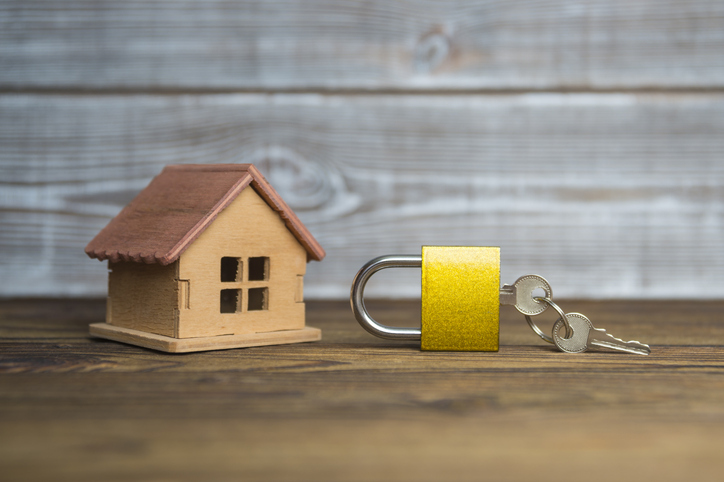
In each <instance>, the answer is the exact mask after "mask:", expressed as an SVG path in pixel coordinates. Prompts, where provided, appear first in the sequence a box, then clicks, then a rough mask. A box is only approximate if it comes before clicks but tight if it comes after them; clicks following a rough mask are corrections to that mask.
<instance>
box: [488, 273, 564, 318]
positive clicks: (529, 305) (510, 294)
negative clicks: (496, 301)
mask: <svg viewBox="0 0 724 482" xmlns="http://www.w3.org/2000/svg"><path fill="white" fill-rule="evenodd" d="M539 288H540V289H542V290H543V291H545V297H546V298H548V299H550V298H552V297H553V290H552V289H551V285H549V284H548V281H546V280H545V279H544V278H543V277H541V276H538V275H535V274H529V275H525V276H521V277H520V278H518V279H517V280H516V281H515V283H513V284H512V285H504V286H503V287H502V288H500V304H501V305H515V307H516V309H517V310H518V311H520V312H521V313H523V314H524V315H529V316H533V315H538V314H540V313H543V312H544V311H545V310H546V309H547V308H548V305H547V304H545V303H541V302H539V301H536V300H535V299H534V298H533V292H534V291H535V290H537V289H539Z"/></svg>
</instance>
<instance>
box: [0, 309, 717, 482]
mask: <svg viewBox="0 0 724 482" xmlns="http://www.w3.org/2000/svg"><path fill="white" fill-rule="evenodd" d="M560 303H561V306H563V307H564V309H566V311H580V312H582V313H584V314H586V315H588V316H589V317H590V318H591V319H592V320H595V321H594V323H595V324H597V325H600V326H603V327H606V328H607V329H608V330H609V331H610V332H611V333H614V334H616V335H617V336H623V337H624V338H638V339H641V340H644V341H646V342H648V343H650V344H651V345H652V349H653V352H652V354H651V355H650V356H648V357H645V356H634V355H627V354H619V353H611V352H605V351H595V352H594V351H591V352H588V353H585V354H580V355H570V354H564V353H560V352H557V351H555V350H554V349H553V348H552V347H551V346H550V345H547V344H546V343H544V342H543V341H542V340H540V339H539V338H537V336H535V334H533V332H532V331H531V330H530V329H529V328H528V326H527V325H526V324H525V322H524V320H523V319H522V316H521V315H520V314H518V313H517V312H515V310H514V309H512V308H510V307H503V309H501V349H500V352H498V353H459V352H458V353H444V352H440V353H438V352H422V351H420V349H419V345H415V344H413V343H395V342H391V341H386V340H380V339H377V338H374V337H372V336H371V335H369V334H368V333H366V332H365V331H363V330H362V329H361V328H360V327H359V326H358V325H357V323H356V322H355V321H354V319H353V317H352V314H351V312H350V309H349V306H348V305H347V303H344V302H334V303H329V302H327V303H320V302H310V303H308V322H309V324H312V325H313V326H317V327H320V328H321V329H322V331H323V340H322V341H321V342H319V343H311V344H299V345H287V346H277V347H258V348H249V349H242V350H230V351H220V352H209V353H196V354H188V355H181V356H179V355H169V354H162V353H157V352H153V351H150V350H146V349H142V348H138V347H133V346H128V345H124V344H120V343H114V342H108V341H102V340H95V339H91V338H89V337H88V335H87V327H88V323H92V322H97V321H102V320H103V316H104V308H103V301H102V300H90V301H59V300H16V301H4V302H2V303H0V425H2V427H3V437H0V469H2V473H3V474H4V477H6V478H8V479H10V480H18V481H24V480H48V479H51V478H52V479H53V480H59V481H64V480H73V481H85V480H110V481H115V480H163V479H173V480H199V479H216V480H238V479H254V480H449V479H455V480H480V479H481V478H484V479H489V480H541V481H547V480H556V481H558V480H578V479H579V478H580V474H581V473H585V474H586V479H587V480H594V481H597V480H610V479H611V473H610V471H605V470H591V467H596V466H597V464H600V462H601V460H607V461H610V463H611V464H615V467H616V470H618V471H621V473H622V474H625V475H622V476H621V478H622V479H626V480H640V479H656V480H664V481H668V480H682V479H691V480H702V481H716V480H718V479H719V478H720V476H721V473H722V470H724V461H722V458H721V452H722V450H723V449H724V439H722V435H721V434H722V430H724V406H723V405H722V404H721V397H722V394H723V393H724V323H722V317H721V313H722V311H724V302H722V301H702V302H672V301H656V302H653V301H648V302H647V301H643V302H642V301H615V302H591V301H575V300H562V301H560ZM370 309H371V311H372V314H373V315H374V316H375V317H376V318H378V319H380V320H384V321H385V322H387V323H389V324H391V325H400V326H402V325H406V326H408V325H414V324H418V326H419V303H413V302H385V301H375V300H371V301H370ZM538 318H544V320H537V321H540V322H541V325H543V326H546V327H547V328H549V324H548V323H549V322H550V323H552V321H553V319H552V317H551V318H548V317H547V316H546V315H545V314H544V315H541V316H540V317H538ZM562 453H564V454H566V464H565V470H564V469H562V468H561V466H562V462H561V454H562ZM411 461H414V463H411Z"/></svg>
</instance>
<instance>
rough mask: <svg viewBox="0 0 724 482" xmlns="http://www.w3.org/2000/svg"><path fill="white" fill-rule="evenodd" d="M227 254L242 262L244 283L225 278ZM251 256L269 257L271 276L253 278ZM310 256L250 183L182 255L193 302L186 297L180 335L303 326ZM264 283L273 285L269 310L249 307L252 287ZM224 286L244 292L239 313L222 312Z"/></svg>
mask: <svg viewBox="0 0 724 482" xmlns="http://www.w3.org/2000/svg"><path fill="white" fill-rule="evenodd" d="M222 257H235V258H240V259H241V260H242V271H241V273H242V276H241V280H240V281H239V282H222V281H221V270H220V266H221V258H222ZM250 257H269V279H268V280H266V281H248V279H249V276H248V275H249V261H248V260H249V258H250ZM306 259H307V254H306V251H305V250H304V248H303V247H302V246H301V245H300V244H299V243H298V242H297V240H296V239H295V238H294V236H293V235H292V233H291V232H290V231H289V230H288V229H287V228H286V226H285V225H284V222H283V221H282V220H281V218H280V216H279V215H278V214H277V213H276V212H275V211H273V210H272V209H271V208H270V207H269V206H268V205H267V204H266V202H264V200H263V199H262V198H261V197H259V195H258V194H256V192H255V191H254V190H253V188H251V187H247V188H246V189H244V190H243V191H242V192H241V194H240V195H239V196H238V197H237V198H236V199H235V200H234V202H232V203H231V205H230V206H229V207H227V208H226V209H224V210H223V211H222V212H221V213H220V214H219V216H218V217H217V218H216V220H215V221H214V222H213V223H212V224H211V226H210V227H209V228H207V229H206V231H204V232H203V233H202V234H201V235H200V236H199V238H198V239H196V241H194V242H193V243H192V244H191V246H190V247H189V248H188V249H187V250H186V251H185V252H184V253H183V254H182V255H181V258H180V260H179V280H181V283H185V282H186V281H187V282H188V298H187V299H188V302H187V303H186V302H183V299H184V298H183V297H182V303H181V310H180V313H179V325H178V337H179V338H190V337H198V336H216V335H228V334H244V333H258V332H266V331H278V330H292V329H301V328H303V327H304V303H303V299H302V296H301V283H302V276H303V275H304V273H305V271H306ZM260 287H266V288H268V296H269V297H268V309H267V310H262V311H248V309H247V306H248V300H249V294H248V293H249V289H250V288H260ZM224 289H239V290H241V300H240V306H239V308H240V312H238V313H221V312H220V294H221V290H224Z"/></svg>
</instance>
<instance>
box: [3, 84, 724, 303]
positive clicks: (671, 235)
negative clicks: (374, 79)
mask: <svg viewBox="0 0 724 482" xmlns="http://www.w3.org/2000/svg"><path fill="white" fill-rule="evenodd" d="M0 112H2V115H0V146H2V148H1V149H0V226H2V229H1V230H0V254H1V255H0V272H2V274H3V276H2V277H0V293H2V294H3V295H6V296H7V295H58V294H64V295H101V294H103V293H104V292H105V283H106V281H105V271H104V268H103V265H102V264H101V263H99V262H97V261H95V260H90V259H87V258H86V257H85V255H84V253H83V247H84V246H85V244H86V243H87V241H88V240H90V239H91V238H92V237H93V236H94V234H95V233H96V232H97V231H98V230H99V229H101V227H103V226H104V225H105V223H107V222H108V220H109V219H110V218H111V217H112V216H113V215H115V214H116V213H117V212H118V211H119V210H120V209H121V207H122V206H123V205H125V203H127V202H128V201H129V200H130V199H131V198H132V197H133V196H134V195H135V193H137V192H138V191H139V190H140V189H141V188H143V187H144V186H145V185H146V183H147V182H148V181H149V180H150V178H151V177H152V176H154V175H155V174H156V173H158V172H159V171H160V169H161V167H162V166H163V165H164V164H167V163H187V162H208V163H213V162H253V163H255V164H257V165H258V166H259V167H260V168H261V169H262V171H263V172H265V173H266V175H267V177H268V179H269V180H270V182H271V183H272V185H273V186H275V188H276V189H277V190H278V191H279V192H280V193H281V194H282V196H283V197H284V198H285V199H286V200H287V201H288V202H289V204H290V205H291V206H292V207H293V208H294V209H295V210H296V211H297V213H298V214H299V217H300V218H301V219H302V221H303V222H305V223H306V224H307V225H308V227H309V228H310V229H311V231H312V232H313V233H314V234H315V236H316V237H317V238H318V239H319V241H320V242H321V243H322V245H323V246H324V247H325V248H326V249H327V252H328V258H327V259H326V260H325V261H323V262H322V263H311V264H310V265H309V274H308V277H307V280H306V283H305V285H306V287H307V295H308V296H309V297H316V298H319V297H344V296H347V291H348V289H349V284H350V282H351V279H352V276H353V275H354V273H355V272H356V270H357V269H358V268H359V267H360V266H361V265H362V264H363V263H364V262H365V261H367V260H368V259H370V258H372V257H375V256H378V255H382V254H387V253H413V254H414V253H419V250H420V245H422V244H462V245H467V244H470V245H499V246H501V247H502V263H503V281H505V282H511V281H513V280H515V278H516V277H517V276H519V275H523V274H528V273H539V274H542V275H544V276H546V277H547V278H549V280H550V281H551V283H552V284H553V286H554V288H555V290H556V296H557V297H560V296H578V297H652V298H656V297H667V298H676V297H693V298H697V297H699V298H702V297H721V296H724V284H723V283H722V282H721V281H722V279H724V256H722V252H724V249H723V248H724V246H723V242H722V240H723V239H724V162H722V159H723V156H724V95H722V94H696V95H688V94H648V95H644V94H636V95H634V94H523V95H473V96H456V95H438V96H434V95H410V96H385V95H381V96H378V95H356V96H354V95H340V96H337V95H328V96H325V95H316V94H277V95H261V94H218V95H186V96H149V95H139V96H124V95H117V96H114V95H108V96H63V95H57V96H56V95H3V96H0ZM406 273H407V274H405V273H399V274H392V275H388V274H384V273H382V274H380V275H379V276H380V278H379V279H378V280H377V281H376V282H375V283H371V285H370V295H388V296H401V295H404V296H408V295H414V294H415V292H416V291H417V290H419V281H417V280H419V273H417V272H414V271H412V270H411V271H408V272H406ZM390 276H391V277H390ZM385 277H387V278H385ZM385 279H386V280H387V281H385ZM390 280H392V281H390ZM373 281H375V280H374V279H373Z"/></svg>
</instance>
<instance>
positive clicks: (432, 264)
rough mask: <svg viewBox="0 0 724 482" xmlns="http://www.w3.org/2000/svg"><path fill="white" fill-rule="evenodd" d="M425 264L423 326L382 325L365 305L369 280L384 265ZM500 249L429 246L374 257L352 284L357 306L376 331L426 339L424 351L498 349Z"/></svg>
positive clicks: (398, 337)
mask: <svg viewBox="0 0 724 482" xmlns="http://www.w3.org/2000/svg"><path fill="white" fill-rule="evenodd" d="M403 267H417V268H420V267H421V268H422V320H421V329H415V328H398V327H391V326H387V325H382V324H380V323H378V322H377V321H375V320H374V319H372V317H370V315H369V313H368V312H367V309H366V308H365V305H364V287H365V285H366V283H367V280H368V279H369V278H370V276H372V275H373V274H374V273H376V272H377V271H379V270H381V269H384V268H403ZM500 296H501V289H500V248H498V247H471V246H423V248H422V256H409V255H393V256H382V257H380V258H376V259H373V260H372V261H370V262H369V263H367V264H366V265H365V266H363V267H362V269H360V271H359V273H357V276H356V277H355V280H354V282H353V284H352V292H351V295H350V300H351V304H352V311H353V312H354V314H355V317H356V318H357V321H359V323H360V325H362V327H363V328H364V329H365V330H367V331H368V332H370V333H372V334H373V335H375V336H378V337H381V338H386V339H394V340H420V341H421V343H420V346H421V348H422V349H423V350H436V351H498V339H499V332H500V329H499V326H500Z"/></svg>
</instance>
